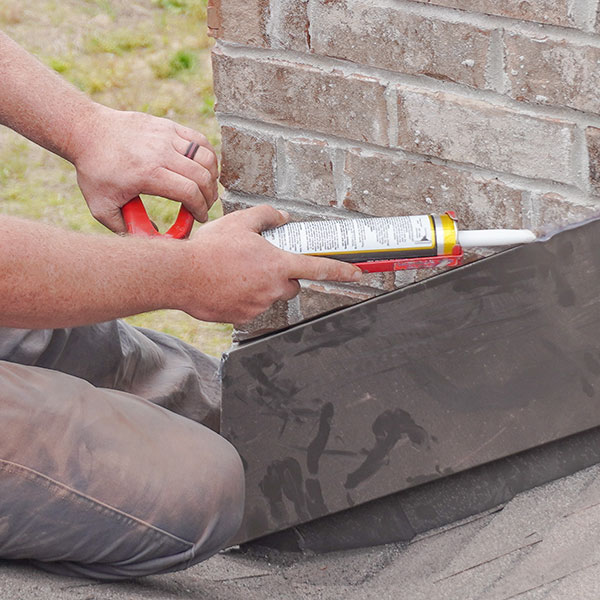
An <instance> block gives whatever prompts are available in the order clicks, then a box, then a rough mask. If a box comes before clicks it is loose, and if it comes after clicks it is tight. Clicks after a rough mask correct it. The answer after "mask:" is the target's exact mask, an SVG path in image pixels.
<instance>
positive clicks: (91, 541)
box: [0, 361, 243, 579]
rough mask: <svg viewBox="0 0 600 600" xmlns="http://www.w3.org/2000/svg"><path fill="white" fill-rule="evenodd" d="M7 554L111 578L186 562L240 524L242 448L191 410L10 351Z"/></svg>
mask: <svg viewBox="0 0 600 600" xmlns="http://www.w3.org/2000/svg"><path fill="white" fill-rule="evenodd" d="M0 414H1V415H2V425H3V427H2V435H1V436H0V557H1V558H6V559H31V560H34V561H36V562H37V563H38V564H39V565H40V566H42V567H43V568H46V569H48V570H52V571H55V572H59V573H63V574H76V575H84V576H89V577H95V578H101V579H119V578H128V577H137V576H142V575H148V574H152V573H162V572H168V571H174V570H178V569H183V568H186V567H188V566H190V565H192V564H194V563H196V562H199V561H201V560H204V559H206V558H208V557H209V556H210V555H212V554H213V553H215V552H216V551H217V550H219V549H220V548H221V547H222V546H223V545H224V544H225V543H226V542H227V540H228V539H230V538H231V537H232V536H233V535H234V534H235V533H236V531H237V529H238V527H239V524H240V521H241V517H242V510H243V469H242V465H241V461H240V459H239V457H238V455H237V452H236V451H235V449H234V448H233V447H232V446H231V445H230V444H229V443H228V442H227V441H225V440H224V439H223V438H221V437H220V436H219V435H217V434H216V433H214V432H213V431H211V430H210V429H208V428H207V427H204V426H202V425H200V424H198V423H196V422H194V421H192V420H189V419H186V418H183V417H181V416H179V415H177V414H175V413H174V412H171V411H169V410H166V409H164V408H162V407H160V406H158V405H155V404H152V403H150V402H148V401H146V400H144V399H143V398H140V397H138V396H134V395H131V394H127V393H124V392H121V391H117V390H109V389H102V388H96V387H94V386H92V385H91V384H90V383H88V382H86V381H84V380H83V379H80V378H76V377H73V376H70V375H66V374H64V373H61V372H58V371H52V370H48V369H44V368H39V367H32V366H23V365H20V364H15V363H10V362H6V361H0Z"/></svg>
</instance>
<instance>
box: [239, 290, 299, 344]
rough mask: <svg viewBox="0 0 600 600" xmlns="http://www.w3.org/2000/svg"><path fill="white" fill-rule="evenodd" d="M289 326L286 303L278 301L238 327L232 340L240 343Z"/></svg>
mask: <svg viewBox="0 0 600 600" xmlns="http://www.w3.org/2000/svg"><path fill="white" fill-rule="evenodd" d="M289 324H290V320H289V317H288V305H287V302H283V301H281V300H280V301H278V302H275V304H273V306H271V308H269V310H267V311H265V312H264V313H262V314H261V315H258V317H256V318H255V319H253V320H252V321H250V322H249V323H245V324H244V325H238V326H237V327H236V329H235V330H234V332H233V340H234V341H235V342H242V341H244V340H248V339H251V338H255V337H257V336H259V335H263V334H265V333H269V331H273V330H274V329H283V328H284V327H287V326H288V325H289Z"/></svg>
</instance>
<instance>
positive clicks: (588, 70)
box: [504, 33, 600, 113]
mask: <svg viewBox="0 0 600 600" xmlns="http://www.w3.org/2000/svg"><path fill="white" fill-rule="evenodd" d="M504 40H505V45H506V65H507V76H508V79H509V81H510V85H511V90H510V95H511V96H512V97H513V98H516V99H517V100H524V101H527V102H538V103H541V104H557V105H561V106H569V107H571V108H576V109H578V110H583V111H589V112H593V113H599V112H600V95H599V94H598V90H599V89H600V69H599V68H598V65H599V64H600V48H598V47H593V46H582V45H578V44H574V43H570V42H568V41H567V40H561V41H554V40H550V39H548V38H544V37H541V38H530V37H527V36H524V35H518V34H515V33H512V34H506V35H505V37H504Z"/></svg>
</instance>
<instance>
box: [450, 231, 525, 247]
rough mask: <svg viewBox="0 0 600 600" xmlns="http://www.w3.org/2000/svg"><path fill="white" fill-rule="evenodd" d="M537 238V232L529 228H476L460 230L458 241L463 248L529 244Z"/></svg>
mask: <svg viewBox="0 0 600 600" xmlns="http://www.w3.org/2000/svg"><path fill="white" fill-rule="evenodd" d="M535 239H536V237H535V233H533V231H530V230H529V229H478V230H477V229H476V230H472V231H459V232H458V243H459V245H460V246H462V247H463V248H474V247H477V248H489V247H491V246H513V245H515V244H529V243H531V242H534V241H535Z"/></svg>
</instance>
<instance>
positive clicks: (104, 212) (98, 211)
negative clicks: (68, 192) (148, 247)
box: [88, 203, 127, 233]
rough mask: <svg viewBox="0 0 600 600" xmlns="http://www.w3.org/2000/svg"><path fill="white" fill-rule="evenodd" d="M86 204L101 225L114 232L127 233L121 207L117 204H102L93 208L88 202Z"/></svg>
mask: <svg viewBox="0 0 600 600" xmlns="http://www.w3.org/2000/svg"><path fill="white" fill-rule="evenodd" d="M88 206H89V208H90V212H91V213H92V216H93V217H94V219H96V221H99V222H100V223H102V225H104V226H105V227H107V228H108V229H110V230H111V231H114V232H115V233H127V226H126V225H125V219H123V214H122V213H121V209H120V208H119V207H118V206H117V205H113V204H109V205H104V206H102V207H101V208H95V207H92V205H90V204H89V203H88Z"/></svg>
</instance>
